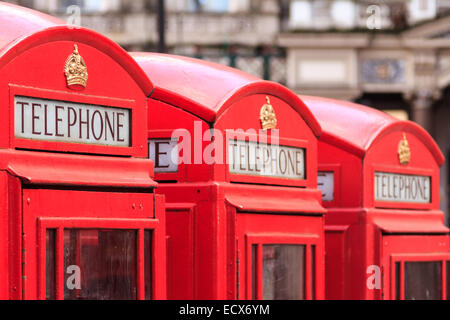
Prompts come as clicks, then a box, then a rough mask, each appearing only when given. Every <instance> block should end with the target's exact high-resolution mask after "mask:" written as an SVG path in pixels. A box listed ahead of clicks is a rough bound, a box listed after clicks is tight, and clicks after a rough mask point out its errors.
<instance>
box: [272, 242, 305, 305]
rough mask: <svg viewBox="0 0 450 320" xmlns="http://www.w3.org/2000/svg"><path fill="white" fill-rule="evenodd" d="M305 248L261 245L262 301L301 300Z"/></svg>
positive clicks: (303, 286)
mask: <svg viewBox="0 0 450 320" xmlns="http://www.w3.org/2000/svg"><path fill="white" fill-rule="evenodd" d="M304 294H305V246H303V245H276V244H274V245H263V299H264V300H302V299H304Z"/></svg>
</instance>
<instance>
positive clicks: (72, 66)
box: [64, 45, 88, 89]
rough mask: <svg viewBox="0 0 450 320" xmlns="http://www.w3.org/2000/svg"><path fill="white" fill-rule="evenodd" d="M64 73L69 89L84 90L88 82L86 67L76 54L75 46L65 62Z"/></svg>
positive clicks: (76, 48)
mask: <svg viewBox="0 0 450 320" xmlns="http://www.w3.org/2000/svg"><path fill="white" fill-rule="evenodd" d="M64 73H65V74H66V79H67V86H68V87H69V88H72V89H76V88H79V87H83V88H86V84H87V80H88V73H87V67H86V63H84V60H83V58H82V57H81V56H80V54H79V53H78V46H77V45H75V49H74V50H73V53H72V54H71V55H70V56H69V57H68V58H67V60H66V64H65V66H64Z"/></svg>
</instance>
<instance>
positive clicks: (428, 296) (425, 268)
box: [405, 261, 442, 300]
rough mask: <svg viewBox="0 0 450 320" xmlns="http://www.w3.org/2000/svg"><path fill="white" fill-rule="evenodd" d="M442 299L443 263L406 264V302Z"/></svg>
mask: <svg viewBox="0 0 450 320" xmlns="http://www.w3.org/2000/svg"><path fill="white" fill-rule="evenodd" d="M440 299H442V261H424V262H422V261H421V262H405V300H440Z"/></svg>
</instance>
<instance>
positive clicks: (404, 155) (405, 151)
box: [398, 134, 411, 164]
mask: <svg viewBox="0 0 450 320" xmlns="http://www.w3.org/2000/svg"><path fill="white" fill-rule="evenodd" d="M398 159H399V161H400V164H408V163H409V161H410V160H411V150H410V148H409V143H408V140H406V135H405V134H403V139H402V140H400V143H399V144H398Z"/></svg>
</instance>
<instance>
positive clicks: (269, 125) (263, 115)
mask: <svg viewBox="0 0 450 320" xmlns="http://www.w3.org/2000/svg"><path fill="white" fill-rule="evenodd" d="M266 99H267V103H266V104H265V105H263V106H262V108H261V112H260V117H259V118H260V120H261V125H262V128H263V130H268V129H275V128H276V127H277V117H276V115H275V110H274V109H273V107H272V105H271V104H270V99H269V97H267V96H266Z"/></svg>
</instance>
